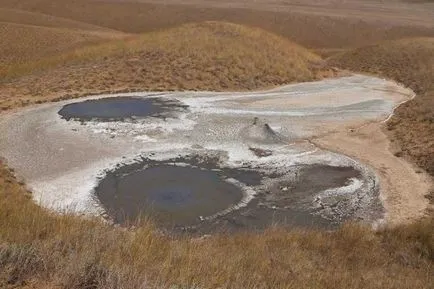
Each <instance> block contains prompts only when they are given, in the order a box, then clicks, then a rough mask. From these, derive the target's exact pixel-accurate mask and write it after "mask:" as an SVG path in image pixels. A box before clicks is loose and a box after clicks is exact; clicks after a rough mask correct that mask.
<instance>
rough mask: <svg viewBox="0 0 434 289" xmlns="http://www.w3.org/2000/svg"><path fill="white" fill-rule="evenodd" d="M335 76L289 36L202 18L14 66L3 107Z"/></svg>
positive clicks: (2, 91) (1, 97)
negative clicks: (84, 96)
mask: <svg viewBox="0 0 434 289" xmlns="http://www.w3.org/2000/svg"><path fill="white" fill-rule="evenodd" d="M19 46H20V47H21V45H19ZM50 47H51V46H50ZM38 51H39V50H38ZM333 74H334V72H333V71H332V70H331V69H329V68H328V67H327V66H326V64H325V62H324V61H323V60H322V59H321V58H320V57H319V56H317V55H315V54H313V53H312V52H309V51H308V50H307V49H305V48H303V47H301V46H299V45H297V44H294V43H292V42H290V41H289V40H287V39H285V38H282V37H279V36H276V35H274V34H272V33H269V32H266V31H264V30H261V29H256V28H247V27H244V26H240V25H236V24H228V23H221V22H205V23H202V24H186V25H183V26H181V27H179V28H173V29H168V30H163V31H158V32H152V33H147V34H143V35H135V36H130V37H128V38H127V39H123V40H116V41H110V42H107V43H104V44H101V45H96V46H87V47H85V48H82V49H76V50H74V51H72V52H70V53H65V54H62V55H59V56H56V55H55V56H53V57H47V58H42V59H40V60H37V61H33V62H32V61H28V62H26V63H24V64H23V65H15V66H9V69H8V70H6V71H4V74H3V75H4V79H6V81H4V82H3V84H2V85H1V86H0V107H4V108H8V107H13V106H20V105H23V104H27V103H34V102H39V101H43V100H50V99H53V98H59V97H72V96H77V95H82V94H86V93H97V92H102V91H120V90H126V89H128V90H197V89H202V90H248V89H258V88H265V87H270V86H276V85H282V84H286V83H291V82H300V81H310V80H315V79H320V78H323V77H326V76H331V75H333Z"/></svg>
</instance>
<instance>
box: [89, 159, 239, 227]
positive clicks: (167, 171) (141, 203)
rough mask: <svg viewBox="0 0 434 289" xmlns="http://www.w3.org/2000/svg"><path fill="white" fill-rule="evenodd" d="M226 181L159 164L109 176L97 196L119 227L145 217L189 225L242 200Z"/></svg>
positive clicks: (207, 173) (204, 171) (206, 172)
mask: <svg viewBox="0 0 434 289" xmlns="http://www.w3.org/2000/svg"><path fill="white" fill-rule="evenodd" d="M225 178H226V177H225V176H224V175H222V174H221V173H219V172H215V171H211V170H207V169H200V168H196V167H183V166H182V167H181V166H175V165H169V164H162V165H157V166H151V167H148V168H144V169H140V170H135V171H132V172H129V173H126V174H122V173H121V174H119V173H116V172H114V173H111V174H109V175H108V176H107V177H106V178H105V179H104V180H102V181H101V183H100V184H99V186H98V187H97V188H96V194H97V196H98V198H99V200H100V201H101V202H102V203H103V204H104V206H105V208H106V210H107V211H108V212H109V215H110V216H111V217H112V218H113V219H114V220H115V222H118V223H123V222H125V221H134V220H135V219H137V218H138V217H140V216H141V214H143V213H145V214H146V217H149V216H152V217H153V218H154V219H158V221H159V222H160V223H163V224H164V225H166V226H171V224H173V225H176V224H182V225H190V224H193V223H196V222H197V221H198V220H199V219H200V218H201V217H202V216H203V217H206V216H210V215H213V214H216V213H217V212H219V211H222V210H225V209H226V208H228V207H230V206H231V205H234V204H236V203H238V202H239V201H240V200H241V199H242V197H243V194H242V191H241V188H239V187H238V186H236V185H234V184H232V183H230V182H227V181H225Z"/></svg>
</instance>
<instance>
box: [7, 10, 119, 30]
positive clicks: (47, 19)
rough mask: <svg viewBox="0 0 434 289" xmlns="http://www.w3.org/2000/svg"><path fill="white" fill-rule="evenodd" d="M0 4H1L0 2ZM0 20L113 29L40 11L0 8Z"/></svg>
mask: <svg viewBox="0 0 434 289" xmlns="http://www.w3.org/2000/svg"><path fill="white" fill-rule="evenodd" d="M0 5H1V4H0ZM0 22H8V23H15V24H26V25H33V26H44V27H52V28H68V29H78V30H87V31H95V32H111V33H114V32H115V31H113V30H110V29H108V28H104V27H99V26H96V25H92V24H88V23H84V22H79V21H74V20H70V19H67V18H61V17H55V16H51V15H46V14H42V13H34V12H29V11H24V10H16V9H7V8H0Z"/></svg>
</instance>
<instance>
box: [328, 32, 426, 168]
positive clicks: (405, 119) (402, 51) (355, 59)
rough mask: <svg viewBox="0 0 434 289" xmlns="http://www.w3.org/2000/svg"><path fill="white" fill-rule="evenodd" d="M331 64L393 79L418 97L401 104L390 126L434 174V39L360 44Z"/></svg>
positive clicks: (405, 147)
mask: <svg viewBox="0 0 434 289" xmlns="http://www.w3.org/2000/svg"><path fill="white" fill-rule="evenodd" d="M328 62H329V63H330V64H331V65H334V66H339V67H343V68H346V69H349V70H352V71H360V72H365V73H372V74H375V75H380V76H383V77H386V78H390V79H394V80H396V81H398V82H400V83H402V84H404V85H406V86H408V87H410V88H412V89H413V90H414V91H415V92H416V93H417V94H418V96H417V97H416V98H415V99H413V100H412V101H409V102H407V103H405V104H404V105H401V106H400V107H399V108H398V109H397V110H396V111H395V115H394V116H393V117H392V119H391V120H390V121H389V122H388V124H387V125H388V129H389V131H390V133H391V134H392V136H393V138H392V139H394V140H396V141H397V142H398V144H399V147H400V149H401V150H402V152H400V153H399V154H402V153H404V154H406V155H408V156H410V157H411V158H412V159H413V160H414V161H415V162H416V163H417V164H418V165H419V166H421V167H422V168H424V169H425V170H427V171H428V172H429V173H430V174H431V175H434V137H433V136H434V38H412V39H402V40H397V41H389V42H384V43H380V44H377V45H371V46H367V47H360V48H357V49H354V50H350V51H347V52H344V53H341V54H338V55H336V56H334V57H331V58H330V59H329V61H328Z"/></svg>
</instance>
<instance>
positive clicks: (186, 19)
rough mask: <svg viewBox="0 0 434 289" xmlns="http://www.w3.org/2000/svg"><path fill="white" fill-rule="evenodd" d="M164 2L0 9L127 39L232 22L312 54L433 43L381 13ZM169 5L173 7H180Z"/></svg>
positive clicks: (12, 4)
mask: <svg viewBox="0 0 434 289" xmlns="http://www.w3.org/2000/svg"><path fill="white" fill-rule="evenodd" d="M154 2H155V1H154ZM160 2H161V3H160V4H150V3H140V1H110V0H100V1H95V0H74V1H65V0H60V1H59V0H36V1H35V0H2V1H1V2H0V8H1V7H4V8H9V9H19V10H22V11H30V12H35V13H43V14H46V15H52V16H56V17H62V18H68V19H72V20H75V21H79V22H82V23H88V24H93V25H97V26H100V27H106V28H111V29H115V30H120V31H123V32H127V33H146V32H150V31H156V30H160V29H167V28H172V27H178V26H180V25H183V24H187V23H193V22H196V23H197V22H204V21H210V20H212V21H222V22H231V23H237V24H241V25H247V26H251V27H259V28H262V29H265V30H267V31H270V32H273V33H276V34H278V35H281V36H284V37H286V38H289V39H291V40H293V41H295V42H296V43H298V44H300V45H303V46H305V47H308V48H348V47H358V46H362V45H367V44H372V43H376V42H378V41H382V40H392V39H399V38H403V37H416V36H431V37H434V27H432V26H431V27H424V26H418V25H400V24H396V25H395V24H394V25H389V24H388V23H384V22H382V21H381V20H382V19H381V11H379V14H378V15H377V17H376V18H375V19H376V20H375V21H372V20H365V19H358V18H357V17H356V18H354V19H353V18H351V17H345V16H346V15H339V13H338V14H337V15H333V14H331V15H310V14H306V13H295V12H291V11H290V10H289V12H288V11H261V10H255V9H253V10H252V9H228V8H216V7H195V6H192V5H166V4H165V3H167V1H160ZM168 2H170V3H172V4H173V3H176V2H177V1H168ZM179 2H183V1H181V0H180V1H179ZM205 2H206V1H205ZM240 2H243V1H242V0H240ZM258 2H260V1H258ZM262 2H266V1H262ZM270 2H278V1H270ZM283 2H284V1H283ZM342 16H344V17H342ZM379 20H380V21H379Z"/></svg>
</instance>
